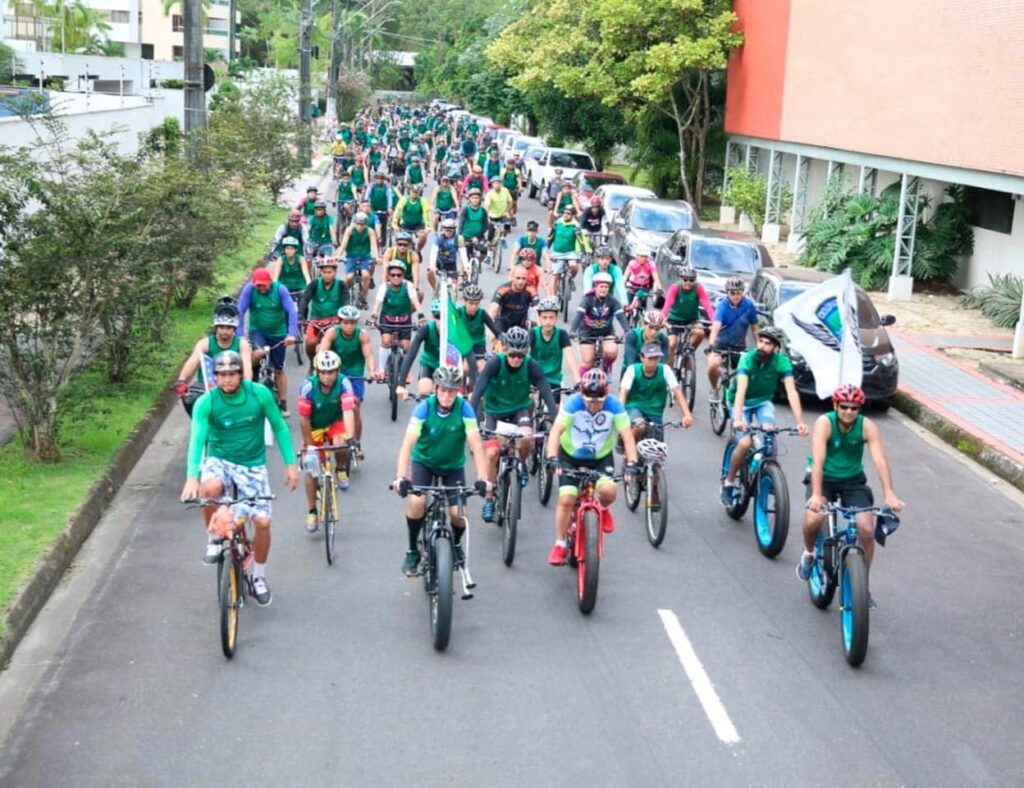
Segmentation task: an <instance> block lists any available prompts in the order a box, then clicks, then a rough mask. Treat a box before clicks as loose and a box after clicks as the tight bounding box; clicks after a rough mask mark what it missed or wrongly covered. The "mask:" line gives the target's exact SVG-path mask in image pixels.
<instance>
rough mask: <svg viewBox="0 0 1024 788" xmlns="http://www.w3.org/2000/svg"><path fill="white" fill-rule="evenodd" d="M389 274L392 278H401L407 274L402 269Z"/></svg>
mask: <svg viewBox="0 0 1024 788" xmlns="http://www.w3.org/2000/svg"><path fill="white" fill-rule="evenodd" d="M388 276H389V277H390V278H391V279H401V278H402V277H403V276H405V274H403V273H402V272H401V271H392V272H391V273H389V274H388Z"/></svg>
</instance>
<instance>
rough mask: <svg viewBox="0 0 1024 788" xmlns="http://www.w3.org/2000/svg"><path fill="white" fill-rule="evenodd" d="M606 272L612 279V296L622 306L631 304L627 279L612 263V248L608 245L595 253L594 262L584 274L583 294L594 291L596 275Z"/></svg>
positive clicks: (600, 247)
mask: <svg viewBox="0 0 1024 788" xmlns="http://www.w3.org/2000/svg"><path fill="white" fill-rule="evenodd" d="M601 272H604V273H606V274H608V275H609V276H610V277H611V278H612V289H611V292H612V294H613V295H614V296H615V297H616V298H617V299H618V301H619V303H620V304H623V305H626V304H628V303H629V300H627V299H628V295H627V293H626V278H625V276H624V275H623V273H622V269H621V268H619V266H617V265H616V264H615V263H614V262H613V261H612V248H611V247H610V246H608V244H601V246H599V247H597V249H596V250H595V251H594V262H593V263H591V264H590V265H588V266H587V268H586V270H584V272H583V292H584V293H587V292H589V291H590V290H593V289H594V274H597V273H601Z"/></svg>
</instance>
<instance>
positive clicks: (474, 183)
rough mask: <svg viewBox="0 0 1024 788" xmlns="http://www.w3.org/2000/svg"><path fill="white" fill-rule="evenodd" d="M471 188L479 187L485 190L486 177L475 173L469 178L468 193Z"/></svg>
mask: <svg viewBox="0 0 1024 788" xmlns="http://www.w3.org/2000/svg"><path fill="white" fill-rule="evenodd" d="M470 189H479V190H480V191H483V190H484V179H483V178H481V177H480V176H479V175H474V176H473V177H472V178H470V179H469V182H468V183H467V184H466V193H467V194H468V193H469V190H470Z"/></svg>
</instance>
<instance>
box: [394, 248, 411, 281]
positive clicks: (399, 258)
mask: <svg viewBox="0 0 1024 788" xmlns="http://www.w3.org/2000/svg"><path fill="white" fill-rule="evenodd" d="M391 262H393V263H402V264H403V265H404V266H405V279H406V281H407V282H411V281H412V249H406V250H405V254H404V255H403V254H402V253H401V252H399V251H398V247H397V246H392V247H391Z"/></svg>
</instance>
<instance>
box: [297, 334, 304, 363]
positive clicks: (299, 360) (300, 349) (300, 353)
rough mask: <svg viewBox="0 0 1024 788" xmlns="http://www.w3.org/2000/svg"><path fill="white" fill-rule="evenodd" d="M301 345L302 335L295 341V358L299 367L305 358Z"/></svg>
mask: <svg viewBox="0 0 1024 788" xmlns="http://www.w3.org/2000/svg"><path fill="white" fill-rule="evenodd" d="M302 345H303V341H302V337H299V339H298V341H297V342H296V343H295V360H296V361H297V362H298V364H299V366H300V367H301V366H302V365H303V364H304V363H306V360H305V359H304V358H303V357H302Z"/></svg>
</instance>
